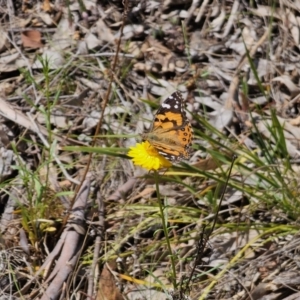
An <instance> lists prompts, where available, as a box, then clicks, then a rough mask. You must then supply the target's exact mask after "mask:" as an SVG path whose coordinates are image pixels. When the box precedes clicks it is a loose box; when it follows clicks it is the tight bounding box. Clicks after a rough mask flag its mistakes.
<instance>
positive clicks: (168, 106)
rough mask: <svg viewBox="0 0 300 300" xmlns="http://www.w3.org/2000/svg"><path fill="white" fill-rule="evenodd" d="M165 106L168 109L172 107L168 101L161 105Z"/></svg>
mask: <svg viewBox="0 0 300 300" xmlns="http://www.w3.org/2000/svg"><path fill="white" fill-rule="evenodd" d="M161 106H162V107H163V108H167V109H170V108H171V105H170V104H167V103H163V104H162V105H161Z"/></svg>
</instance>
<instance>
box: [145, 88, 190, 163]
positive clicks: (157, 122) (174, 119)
mask: <svg viewBox="0 0 300 300" xmlns="http://www.w3.org/2000/svg"><path fill="white" fill-rule="evenodd" d="M192 136H193V132H192V127H191V125H190V122H189V121H188V119H187V117H186V113H185V110H184V104H183V98H182V95H181V93H180V92H178V91H176V92H174V93H173V94H172V95H170V96H169V97H168V98H167V99H166V100H165V101H164V102H163V103H162V105H161V106H160V107H159V109H158V110H157V112H156V114H155V116H154V120H153V124H152V128H151V131H150V132H149V133H147V134H145V135H144V139H145V140H147V141H149V143H150V144H151V145H152V146H153V147H154V148H156V149H157V150H158V152H159V153H160V154H161V155H163V156H165V157H166V158H167V159H169V160H171V161H180V160H181V159H183V158H186V159H187V158H189V156H190V153H189V152H190V151H189V150H190V149H189V148H190V145H191V142H192Z"/></svg>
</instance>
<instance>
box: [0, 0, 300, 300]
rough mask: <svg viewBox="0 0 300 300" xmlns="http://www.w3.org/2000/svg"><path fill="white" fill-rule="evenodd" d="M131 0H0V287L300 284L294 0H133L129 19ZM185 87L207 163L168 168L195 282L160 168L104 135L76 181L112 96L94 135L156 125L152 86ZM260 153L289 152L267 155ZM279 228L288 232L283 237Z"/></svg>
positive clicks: (27, 290) (196, 290) (203, 292)
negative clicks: (227, 171)
mask: <svg viewBox="0 0 300 300" xmlns="http://www.w3.org/2000/svg"><path fill="white" fill-rule="evenodd" d="M123 5H124V4H123V2H122V1H103V2H101V3H98V2H95V1H87V0H84V1H80V2H79V1H78V2H77V1H76V2H72V3H69V4H68V5H67V4H65V3H64V4H58V2H51V1H49V0H44V1H43V2H42V3H41V2H38V1H32V2H26V1H25V2H21V1H7V2H6V1H3V2H2V6H1V10H2V14H3V18H2V19H1V28H0V37H1V38H0V78H1V80H0V120H1V123H0V124H1V127H0V147H1V148H0V172H1V175H0V178H1V190H0V195H1V197H0V229H1V234H0V245H1V251H0V262H1V264H0V270H1V272H0V287H1V288H0V290H1V292H0V295H1V297H13V296H14V297H15V298H16V299H17V298H18V297H21V295H22V297H30V299H48V297H50V296H51V297H52V298H53V299H58V298H59V297H60V298H61V299H71V298H72V297H73V296H74V295H75V293H77V292H78V291H80V293H81V294H82V295H83V294H84V295H86V294H87V295H89V296H90V297H96V295H97V297H98V298H99V299H126V297H127V299H154V298H155V299H160V298H161V299H165V298H166V297H168V299H204V298H205V299H296V297H298V296H299V295H298V294H299V293H298V292H297V290H299V282H300V281H299V278H300V275H299V274H300V270H299V257H298V255H297V253H298V250H297V249H298V247H299V236H298V234H297V212H299V211H298V210H297V207H298V206H299V205H298V202H297V195H298V194H299V192H298V191H299V184H298V181H297V174H298V171H297V169H298V163H299V135H300V134H299V97H298V94H299V89H300V85H299V72H300V65H299V26H300V21H299V20H300V19H299V17H298V10H299V7H298V3H292V2H287V1H284V2H282V3H281V5H280V6H279V5H276V4H274V5H270V6H268V5H266V3H265V2H256V3H255V4H253V3H251V4H250V3H249V4H248V3H246V2H240V1H238V0H236V1H233V2H220V1H213V2H211V1H203V2H200V1H154V0H153V1H129V3H128V4H126V5H127V7H126V10H127V15H126V22H125V24H124V28H123V30H121V29H122V24H123V19H122V18H123V13H124V6H123ZM121 33H122V35H121ZM120 38H121V51H119V52H118V51H117V46H116V45H117V41H118V40H119V39H120ZM116 55H118V64H117V69H116V70H112V69H111V66H112V62H113V59H114V57H115V56H116ZM111 72H114V73H113V92H111V94H110V95H109V101H108V104H107V106H106V107H105V106H104V105H103V104H104V99H105V94H106V92H107V89H108V86H109V78H110V74H111ZM175 89H177V90H180V91H181V92H182V94H183V97H184V99H185V101H186V104H187V108H188V116H189V119H190V120H191V122H192V125H193V127H194V128H195V133H196V137H195V141H194V147H193V150H194V153H193V155H192V158H191V161H190V162H191V164H193V166H194V167H195V168H198V170H201V171H202V172H203V173H200V174H198V173H197V175H194V176H191V177H187V178H185V176H183V179H182V181H181V184H178V182H177V183H175V182H171V183H170V182H168V180H167V179H165V178H164V177H163V176H162V179H161V182H160V189H161V195H162V198H163V199H164V201H165V205H166V208H167V209H166V213H168V220H169V226H170V228H171V229H170V238H171V240H172V247H173V251H174V255H175V254H176V256H177V258H178V264H177V265H176V272H177V273H176V275H177V281H178V282H179V281H180V280H182V281H183V282H184V283H186V281H185V280H186V278H188V276H189V275H190V274H191V270H192V268H193V267H196V268H195V270H196V272H195V273H194V275H193V277H192V280H191V281H190V282H189V286H187V287H185V286H184V284H183V285H182V286H181V287H180V288H178V289H179V296H178V293H177V292H178V291H172V289H171V282H172V279H171V278H172V276H171V275H170V261H169V256H168V255H169V254H170V253H168V252H167V250H166V248H165V246H164V237H163V235H162V233H161V232H162V231H161V220H160V218H159V211H158V207H157V195H156V190H155V186H154V182H153V179H151V176H150V177H148V178H147V179H145V178H141V176H143V175H145V173H144V172H143V171H142V170H137V169H134V167H133V165H132V164H131V162H130V161H128V160H125V159H124V158H118V159H116V158H114V157H111V156H109V155H106V154H105V153H104V152H103V153H102V155H98V156H97V155H96V154H95V156H94V159H93V162H92V165H91V167H90V171H89V173H88V174H87V177H86V180H85V181H84V182H83V185H82V186H81V189H80V190H79V191H77V190H76V187H78V184H79V182H80V181H81V180H82V179H83V175H84V173H85V167H86V164H87V155H86V153H87V152H86V151H88V149H89V147H91V140H92V136H93V134H94V133H95V128H96V126H97V124H98V120H99V116H101V112H103V110H104V119H103V120H104V123H103V126H102V128H101V131H100V136H99V138H98V140H97V146H98V147H99V149H100V150H101V149H102V150H105V149H110V148H111V147H114V148H122V147H125V146H126V148H128V147H129V146H131V145H132V144H133V143H135V141H136V140H137V141H139V139H140V138H139V137H136V134H137V133H138V134H140V133H142V132H143V131H144V130H147V129H149V124H150V122H151V120H152V116H153V108H155V107H157V105H159V102H158V101H157V99H158V98H161V99H162V100H163V99H164V97H165V96H167V95H168V94H170V93H171V92H172V91H174V90H175ZM150 105H151V106H150ZM271 110H273V112H275V116H276V119H275V118H274V113H273V114H272V113H271ZM203 120H205V121H203ZM206 122H207V123H206ZM122 134H125V135H133V136H134V137H128V138H127V139H126V140H124V137H119V135H122ZM83 135H84V136H83ZM209 136H211V138H209ZM230 139H231V140H235V141H236V142H237V143H235V144H232V143H231V142H230ZM278 141H280V142H281V143H283V141H284V143H285V147H286V150H285V149H284V147H283V146H282V145H279V144H278ZM65 146H77V147H78V146H80V147H83V148H81V150H80V151H75V152H70V151H67V150H65V148H64V147H65ZM217 150H218V151H220V152H217ZM230 151H233V152H234V153H239V158H238V162H237V167H236V169H234V172H233V174H232V182H231V183H230V188H229V187H228V188H227V191H226V194H225V199H224V202H223V205H222V206H221V211H220V213H219V218H218V224H219V225H220V226H218V228H217V229H216V230H215V232H213V234H212V236H211V237H210V238H209V240H208V243H207V245H206V248H205V249H204V251H203V255H202V257H201V260H198V261H197V260H196V257H197V251H199V246H197V238H199V236H200V235H201V232H202V233H204V235H205V233H206V232H208V231H207V230H205V226H209V224H210V223H209V222H212V219H213V217H214V216H215V207H216V203H215V202H214V200H217V201H219V199H220V197H219V195H218V192H217V188H216V186H217V185H216V182H218V181H217V180H218V177H219V176H221V175H220V174H222V163H223V164H224V161H225V160H226V158H228V155H229V156H231V154H229V153H230ZM216 153H218V159H220V161H222V163H220V161H218V160H217V159H216ZM276 155H277V156H276ZM278 157H280V158H281V160H279V159H278ZM267 162H268V163H270V164H271V163H272V164H273V165H276V164H277V165H278V169H276V168H274V169H272V170H270V169H264V168H266V164H267ZM264 164H265V165H264ZM288 164H292V170H294V172H295V174H294V175H293V174H292V173H291V172H288V169H287V165H288ZM220 170H221V171H220ZM266 170H268V171H266ZM278 170H280V172H281V174H282V175H278V173H277V171H278ZM218 172H219V173H218ZM170 173H171V174H172V171H170ZM170 173H169V172H167V173H166V174H165V175H166V176H168V175H169V174H170ZM162 175H163V174H162ZM269 177H272V178H274V181H272V180H270V179H269ZM29 178H31V180H29ZM242 183H243V184H244V185H245V186H244V189H242V188H241V184H242ZM279 183H281V184H279ZM75 190H76V191H77V193H76V197H75V198H74V202H73V203H72V201H71V200H72V198H73V196H74V192H75ZM89 191H91V193H89ZM191 191H193V193H191ZM290 191H291V192H290ZM213 193H215V194H214V195H216V199H214V198H213V197H212V194H213ZM261 195H264V196H265V199H269V202H268V201H267V202H266V203H261V202H262V201H261V199H260V198H259V197H261ZM90 197H91V198H92V200H93V201H91V199H90ZM288 200H289V201H288ZM276 201H277V202H276ZM279 202H280V203H282V202H283V203H284V205H285V206H284V207H281V206H280V203H279ZM95 203H96V204H97V205H95ZM104 203H105V209H104V207H103V206H104ZM276 203H277V204H276ZM287 208H289V209H290V210H288V209H287ZM293 209H294V211H293ZM65 210H67V212H69V214H68V213H67V212H66V211H65ZM291 211H293V213H294V214H293V213H291ZM67 215H68V218H67V217H66V216H67ZM206 221H208V225H205V226H204V228H203V224H204V222H206ZM269 224H270V225H269ZM221 225H223V226H221ZM234 225H236V226H234ZM268 226H269V227H268ZM243 227H244V228H243ZM276 230H277V231H278V232H280V233H281V235H278V236H276V238H272V236H273V235H274V234H275V232H276ZM83 237H86V239H83ZM97 247H99V248H97ZM79 250H80V251H79ZM96 250H97V251H96ZM93 251H94V252H93ZM95 251H96V252H95ZM93 253H94V255H93ZM95 253H97V255H99V256H98V259H99V260H97V259H96V260H95V258H94V260H93V256H94V257H95V256H96V255H95ZM96 257H97V256H96ZM107 261H109V263H108V262H107ZM66 262H67V263H66ZM116 262H118V264H119V266H115V263H116ZM91 266H93V267H94V269H93V270H97V271H98V273H97V272H96V273H94V271H91V269H90V267H91ZM96 266H98V267H100V269H97V268H96ZM35 268H36V269H35ZM10 270H13V272H14V274H12V273H11V271H10ZM41 274H43V276H40V275H41ZM149 274H150V275H149ZM93 276H94V277H93ZM95 278H96V279H95ZM71 280H73V283H76V284H74V285H72V284H70V282H71ZM94 280H95V281H97V280H99V281H98V285H97V287H100V289H99V290H98V292H97V293H96V292H95V288H94V287H95V285H94V282H93V281H94ZM63 285H65V286H64V290H62V287H63ZM41 286H42V287H43V288H42V289H41V288H40V287H41ZM116 286H118V287H116ZM158 286H159V288H158ZM17 287H18V288H17ZM173 288H174V286H173ZM133 290H134V292H133ZM153 297H154V298H153ZM292 297H294V298H292Z"/></svg>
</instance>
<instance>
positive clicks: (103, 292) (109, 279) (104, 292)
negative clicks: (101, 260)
mask: <svg viewBox="0 0 300 300" xmlns="http://www.w3.org/2000/svg"><path fill="white" fill-rule="evenodd" d="M123 299H124V298H123V297H122V295H121V293H120V291H119V289H118V288H117V286H116V282H115V278H114V276H113V275H112V273H111V270H110V268H109V266H108V265H107V264H105V266H104V268H103V270H102V273H101V276H100V279H99V290H98V295H97V300H123Z"/></svg>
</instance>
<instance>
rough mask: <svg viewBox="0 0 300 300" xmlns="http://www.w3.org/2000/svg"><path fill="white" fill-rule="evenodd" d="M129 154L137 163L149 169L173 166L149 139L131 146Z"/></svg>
mask: <svg viewBox="0 0 300 300" xmlns="http://www.w3.org/2000/svg"><path fill="white" fill-rule="evenodd" d="M128 156H130V157H132V161H133V163H134V164H135V165H137V166H141V167H143V168H145V169H147V170H149V171H150V170H158V169H161V168H169V167H171V166H172V164H171V163H170V162H169V161H168V160H167V159H166V158H164V157H163V156H162V155H160V154H159V153H158V152H157V150H156V149H155V148H154V147H153V146H151V144H150V143H149V142H147V141H145V142H142V143H139V144H136V145H135V146H134V147H131V148H130V149H129V152H128Z"/></svg>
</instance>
